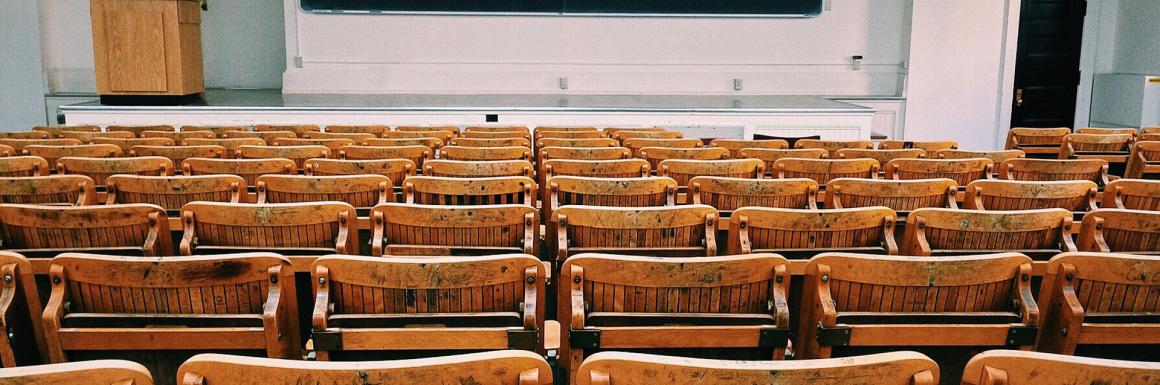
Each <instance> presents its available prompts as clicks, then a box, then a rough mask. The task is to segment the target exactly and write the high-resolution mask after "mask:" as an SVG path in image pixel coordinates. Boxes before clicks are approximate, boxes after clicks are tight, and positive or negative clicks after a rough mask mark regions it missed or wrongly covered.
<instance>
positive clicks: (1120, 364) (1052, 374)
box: [962, 350, 1160, 385]
mask: <svg viewBox="0 0 1160 385" xmlns="http://www.w3.org/2000/svg"><path fill="white" fill-rule="evenodd" d="M1158 375H1160V365H1158V364H1156V363H1154V362H1139V361H1116V360H1105V359H1099V358H1086V357H1070V356H1060V355H1054V354H1046V353H1034V352H1023V351H1014V350H992V351H987V352H983V353H981V354H979V355H977V356H975V357H974V358H971V361H970V362H968V363H967V366H966V368H965V369H963V382H962V383H963V385H998V384H1059V383H1065V382H1074V383H1081V384H1082V383H1097V382H1098V383H1103V384H1117V385H1118V384H1151V385H1155V384H1156V378H1157V376H1158Z"/></svg>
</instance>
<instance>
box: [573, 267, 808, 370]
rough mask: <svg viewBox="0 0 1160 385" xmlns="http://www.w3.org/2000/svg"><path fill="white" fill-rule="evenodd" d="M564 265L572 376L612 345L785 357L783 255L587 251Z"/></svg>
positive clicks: (786, 329) (786, 308)
mask: <svg viewBox="0 0 1160 385" xmlns="http://www.w3.org/2000/svg"><path fill="white" fill-rule="evenodd" d="M562 269H563V270H562V271H561V274H563V275H564V276H565V277H566V279H561V280H560V281H559V282H560V286H559V287H560V288H559V293H558V296H559V301H558V303H559V309H560V312H559V317H558V318H559V319H560V320H561V323H562V325H561V327H560V329H561V335H560V341H561V346H560V347H561V352H560V353H561V354H560V355H561V358H562V359H561V363H563V364H564V368H565V369H567V370H568V373H569V374H570V375H574V376H578V375H579V374H580V373H582V370H581V368H582V367H583V366H582V365H581V362H582V361H583V360H584V358H585V356H588V355H592V354H593V353H596V352H599V351H603V350H641V349H648V350H650V351H656V350H663V351H665V352H666V353H668V354H675V355H682V354H684V355H689V354H694V355H696V354H698V353H700V354H705V353H704V351H705V350H709V349H725V350H742V351H743V352H742V354H743V356H744V358H748V359H755V360H770V359H781V358H783V357H784V355H785V347H786V345H787V343H788V339H789V326H790V324H789V312H790V311H789V306H788V291H789V281H790V280H789V273H788V266H787V262H786V260H785V259H784V258H781V257H780V256H777V255H773V254H755V255H745V256H723V257H702V258H680V259H671V258H656V257H638V256H621V255H606V254H580V255H577V256H574V257H572V258H569V259H568V261H567V262H566V263H565V264H564V266H563V268H562ZM594 358H595V357H594ZM585 365H589V367H590V366H591V365H590V364H585ZM656 379H657V380H658V381H662V382H665V383H672V382H673V380H675V379H672V378H668V377H656ZM622 381H625V382H624V383H625V384H629V383H635V382H634V381H631V380H628V379H622ZM579 382H580V383H584V382H583V380H580V381H579ZM573 383H576V382H573ZM642 383H654V382H653V381H649V380H645V381H643V382H642Z"/></svg>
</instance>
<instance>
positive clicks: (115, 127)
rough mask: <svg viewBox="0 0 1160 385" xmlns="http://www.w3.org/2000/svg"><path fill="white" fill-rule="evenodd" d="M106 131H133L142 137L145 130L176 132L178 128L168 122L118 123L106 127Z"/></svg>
mask: <svg viewBox="0 0 1160 385" xmlns="http://www.w3.org/2000/svg"><path fill="white" fill-rule="evenodd" d="M105 131H106V132H129V133H132V134H133V136H134V137H138V138H141V137H142V135H141V134H142V133H144V132H145V131H168V132H176V131H177V129H175V128H174V127H173V126H170V125H167V124H156V125H141V126H118V125H113V126H108V127H105Z"/></svg>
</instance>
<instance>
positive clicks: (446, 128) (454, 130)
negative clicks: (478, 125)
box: [384, 125, 461, 136]
mask: <svg viewBox="0 0 1160 385" xmlns="http://www.w3.org/2000/svg"><path fill="white" fill-rule="evenodd" d="M460 131H461V130H460V129H459V126H452V125H434V126H432V125H423V126H396V127H395V129H394V130H392V131H387V132H448V133H451V135H454V136H459V133H460ZM384 134H385V133H384Z"/></svg>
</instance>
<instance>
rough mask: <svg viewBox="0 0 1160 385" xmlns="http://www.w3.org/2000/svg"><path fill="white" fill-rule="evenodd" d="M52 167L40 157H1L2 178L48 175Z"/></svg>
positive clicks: (0, 173)
mask: <svg viewBox="0 0 1160 385" xmlns="http://www.w3.org/2000/svg"><path fill="white" fill-rule="evenodd" d="M51 169H52V167H49V166H48V161H47V160H44V158H41V157H39V156H7V157H0V177H4V178H13V177H27V176H44V175H48V173H49V171H50V170H51Z"/></svg>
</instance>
